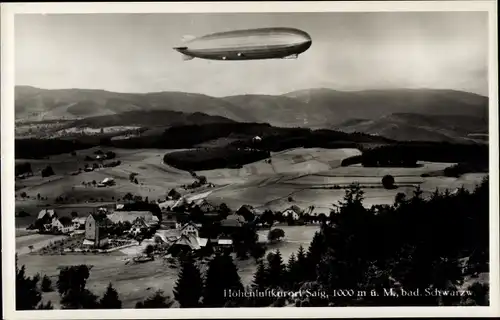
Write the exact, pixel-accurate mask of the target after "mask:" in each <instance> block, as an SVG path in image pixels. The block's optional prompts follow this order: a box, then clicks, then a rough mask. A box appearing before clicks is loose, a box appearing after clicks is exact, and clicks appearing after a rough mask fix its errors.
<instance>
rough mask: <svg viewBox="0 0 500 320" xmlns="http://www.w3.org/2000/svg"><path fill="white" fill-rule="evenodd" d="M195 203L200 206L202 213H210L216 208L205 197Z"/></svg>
mask: <svg viewBox="0 0 500 320" xmlns="http://www.w3.org/2000/svg"><path fill="white" fill-rule="evenodd" d="M196 205H198V206H199V207H200V210H201V212H203V213H210V212H215V211H217V208H216V207H215V206H214V205H213V204H211V203H209V202H208V201H207V200H206V199H201V200H199V201H198V202H197V203H196Z"/></svg>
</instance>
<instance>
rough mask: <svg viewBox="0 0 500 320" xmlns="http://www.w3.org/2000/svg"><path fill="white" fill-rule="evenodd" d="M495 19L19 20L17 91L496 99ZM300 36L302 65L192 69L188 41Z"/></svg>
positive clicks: (469, 15)
mask: <svg viewBox="0 0 500 320" xmlns="http://www.w3.org/2000/svg"><path fill="white" fill-rule="evenodd" d="M487 26H488V21H487V13H483V12H439V13H437V12H436V13H426V12H422V13H418V12H414V13H402V12H392V13H270V14H260V13H259V14H255V13H249V14H179V13H177V14H164V13H157V14H82V15H68V14H65V15H38V14H37V15H17V16H16V18H15V41H16V44H15V50H16V53H15V57H16V75H15V76H16V84H17V85H31V86H36V87H40V88H48V89H56V88H85V89H105V90H109V91H118V92H153V91H186V92H196V93H204V94H208V95H212V96H226V95H235V94H244V93H249V94H257V93H258V94H282V93H286V92H290V91H294V90H298V89H307V88H315V87H325V88H332V89H337V90H358V89H379V88H402V87H404V88H422V87H424V88H446V89H457V90H464V91H469V92H475V93H479V94H484V95H486V94H487V92H488V84H487V77H488V76H487V70H488V64H487V54H488V45H487V38H488V35H487V30H488V27H487ZM259 27H294V28H299V29H302V30H304V31H306V32H308V33H309V34H310V35H311V37H312V39H313V44H312V46H311V48H310V49H309V50H308V51H306V52H304V53H303V54H301V55H300V56H299V58H298V59H297V60H260V61H209V60H200V59H194V60H191V61H182V59H181V56H180V54H179V53H178V52H176V51H174V50H172V47H174V46H176V45H179V44H180V40H181V38H182V36H183V35H194V36H201V35H204V34H207V33H212V32H219V31H227V30H233V29H247V28H259Z"/></svg>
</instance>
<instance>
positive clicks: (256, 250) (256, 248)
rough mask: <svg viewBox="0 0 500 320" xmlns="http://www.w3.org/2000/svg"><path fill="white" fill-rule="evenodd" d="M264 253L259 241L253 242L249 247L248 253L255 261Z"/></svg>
mask: <svg viewBox="0 0 500 320" xmlns="http://www.w3.org/2000/svg"><path fill="white" fill-rule="evenodd" d="M264 254H266V248H264V246H263V245H262V244H260V243H255V244H254V245H253V246H252V248H251V249H250V255H251V256H252V257H253V258H254V259H255V261H259V260H260V259H261V258H262V257H264Z"/></svg>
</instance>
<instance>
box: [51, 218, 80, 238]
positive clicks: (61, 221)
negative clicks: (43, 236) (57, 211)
mask: <svg viewBox="0 0 500 320" xmlns="http://www.w3.org/2000/svg"><path fill="white" fill-rule="evenodd" d="M52 230H54V231H55V232H60V233H63V234H68V233H71V232H73V231H74V230H75V228H74V227H73V222H72V221H71V218H69V217H61V218H57V217H53V219H52Z"/></svg>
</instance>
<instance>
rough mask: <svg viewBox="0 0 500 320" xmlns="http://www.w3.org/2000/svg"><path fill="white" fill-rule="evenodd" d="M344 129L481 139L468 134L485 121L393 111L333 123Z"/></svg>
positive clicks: (397, 136) (402, 137) (483, 128)
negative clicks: (374, 117) (373, 116)
mask: <svg viewBox="0 0 500 320" xmlns="http://www.w3.org/2000/svg"><path fill="white" fill-rule="evenodd" d="M332 129H335V130H340V131H343V132H346V133H353V132H363V133H366V134H372V135H379V136H383V137H386V138H389V139H394V140H399V141H408V140H422V141H447V142H462V143H464V142H482V141H484V140H476V139H473V138H471V136H470V135H473V134H484V133H487V130H488V121H486V120H485V119H483V118H480V117H473V116H463V115H421V114H413V113H394V114H391V115H387V116H382V117H380V118H378V119H374V120H367V119H365V120H363V119H355V121H353V120H348V121H346V122H344V123H342V124H339V125H336V126H333V127H332Z"/></svg>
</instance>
